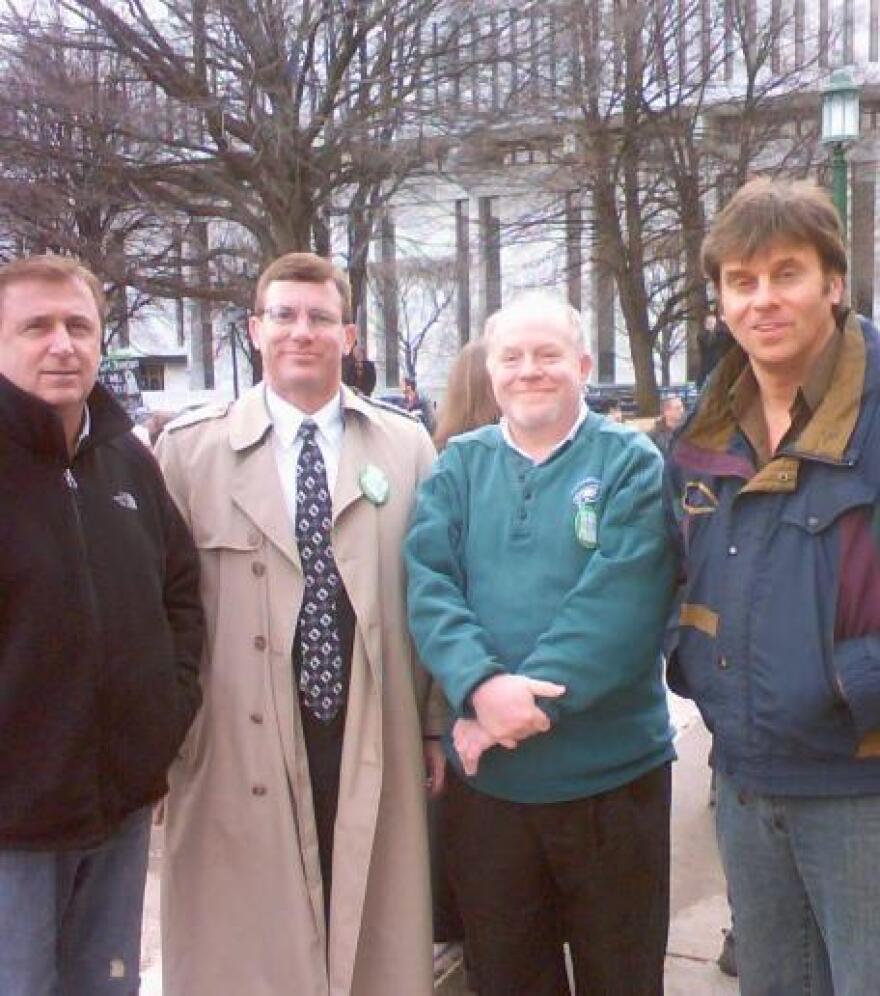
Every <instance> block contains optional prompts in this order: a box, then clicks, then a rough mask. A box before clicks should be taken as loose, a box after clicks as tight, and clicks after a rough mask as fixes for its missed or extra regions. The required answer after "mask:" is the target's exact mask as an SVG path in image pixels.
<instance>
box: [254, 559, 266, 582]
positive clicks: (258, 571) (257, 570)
mask: <svg viewBox="0 0 880 996" xmlns="http://www.w3.org/2000/svg"><path fill="white" fill-rule="evenodd" d="M251 571H252V572H253V575H254V577H255V578H261V577H262V576H263V575H264V574H265V573H266V565H265V564H264V563H262V562H261V561H259V560H255V561H254V562H253V563H252V564H251Z"/></svg>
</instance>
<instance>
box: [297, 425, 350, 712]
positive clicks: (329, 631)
mask: <svg viewBox="0 0 880 996" xmlns="http://www.w3.org/2000/svg"><path fill="white" fill-rule="evenodd" d="M316 429H317V426H316V425H315V423H314V422H313V421H312V420H311V419H306V420H305V421H304V422H303V423H302V425H301V426H300V430H299V435H300V438H301V439H302V450H301V451H300V455H299V460H298V461H297V465H296V542H297V546H298V547H299V557H300V561H301V563H302V569H303V577H304V579H305V592H304V594H303V603H302V609H301V610H300V617H299V630H300V651H301V654H302V659H301V667H300V677H299V688H300V692H301V693H302V699H303V702H304V703H305V706H306V708H307V709H308V710H309V711H310V712H311V713H312V715H314V716H315V718H316V719H319V720H321V721H322V722H325V723H327V722H329V721H330V720H331V719H333V717H334V716H335V715H336V714H337V713H338V712H339V708H340V706H341V705H342V699H343V695H342V692H343V688H342V676H343V668H342V650H341V643H340V639H339V627H338V625H337V621H336V595H337V593H338V592H339V590H340V588H341V587H342V579H341V578H340V576H339V572H338V571H337V569H336V561H335V560H334V558H333V546H332V544H331V541H330V529H331V524H332V503H331V499H330V490H329V488H328V486H327V472H326V470H325V468H324V458H323V457H322V456H321V451H320V450H319V449H318V444H317V442H316V441H315V431H316Z"/></svg>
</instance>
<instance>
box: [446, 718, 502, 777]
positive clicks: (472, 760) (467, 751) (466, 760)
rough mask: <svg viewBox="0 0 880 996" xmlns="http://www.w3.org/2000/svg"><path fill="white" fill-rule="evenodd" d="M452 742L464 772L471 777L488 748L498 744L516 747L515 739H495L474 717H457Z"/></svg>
mask: <svg viewBox="0 0 880 996" xmlns="http://www.w3.org/2000/svg"><path fill="white" fill-rule="evenodd" d="M452 742H453V744H455V751H456V753H457V754H458V756H459V757H460V758H461V765H462V767H463V768H464V773H465V774H466V775H467V776H468V777H469V778H472V777H473V776H474V775H475V774H476V773H477V769H478V768H479V766H480V758H481V757H482V756H483V754H484V753H485V752H486V751H487V750H488V749H489V748H490V747H494V746H496V744H500V745H501V746H502V747H506V748H507V749H508V750H513V749H514V748H515V747H516V741H515V740H496V739H495V738H494V737H493V736H492V735H491V734H490V733H488V732H487V731H486V729H485V728H484V727H482V726H480V724H479V723H478V722H477V721H476V720H475V719H457V720H456V721H455V726H453V727H452Z"/></svg>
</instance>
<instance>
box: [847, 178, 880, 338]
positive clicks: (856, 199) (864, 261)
mask: <svg viewBox="0 0 880 996" xmlns="http://www.w3.org/2000/svg"><path fill="white" fill-rule="evenodd" d="M877 169H878V164H877V163H854V164H853V166H852V170H853V184H852V253H851V257H850V259H851V262H850V265H851V266H852V276H851V280H850V287H851V299H852V306H853V308H854V309H855V310H856V311H857V312H858V313H859V314H861V315H865V317H866V318H873V317H874V316H875V314H877V302H876V300H875V284H874V271H875V269H876V259H877V242H878V239H880V232H878V231H877V218H878V214H877Z"/></svg>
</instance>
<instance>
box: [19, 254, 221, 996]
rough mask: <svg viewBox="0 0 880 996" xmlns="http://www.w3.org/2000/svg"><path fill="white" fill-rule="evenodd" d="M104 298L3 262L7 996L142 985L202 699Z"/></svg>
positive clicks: (186, 619) (175, 549) (66, 266)
mask: <svg viewBox="0 0 880 996" xmlns="http://www.w3.org/2000/svg"><path fill="white" fill-rule="evenodd" d="M103 313H104V295H103V292H102V289H101V284H100V282H99V281H98V280H97V279H96V277H95V276H94V275H93V274H92V273H91V272H89V271H88V270H86V269H85V268H84V267H82V266H80V265H79V264H78V263H76V262H75V261H74V260H71V259H67V258H62V257H55V256H34V257H31V258H29V259H21V260H17V261H15V262H13V263H9V264H7V265H5V266H3V267H0V551H2V552H0V993H2V994H3V996H48V994H50V993H52V994H54V993H63V994H70V996H80V994H81V996H111V994H123V993H134V992H137V989H138V980H139V976H140V933H141V913H142V907H143V897H144V883H145V879H146V871H147V852H148V845H149V839H150V814H151V810H152V804H153V803H155V802H156V801H157V800H158V799H160V798H161V797H162V796H163V795H164V794H165V792H166V791H167V788H168V783H167V781H166V772H167V771H168V768H169V766H170V765H171V763H172V762H173V761H174V760H175V758H176V756H177V751H178V749H179V747H180V745H181V743H182V741H183V738H184V735H185V734H186V732H187V729H188V728H189V726H190V723H191V722H192V719H193V716H194V715H195V713H196V710H197V709H198V707H199V703H200V701H201V693H200V691H199V682H198V668H199V657H200V654H201V647H202V635H203V618H202V609H201V604H200V600H199V568H198V558H197V556H196V551H195V547H194V546H193V542H192V539H191V538H190V535H189V532H188V530H187V528H186V526H185V525H184V522H183V520H182V519H181V517H180V515H179V513H178V512H177V510H176V508H175V507H174V504H173V502H172V501H171V498H170V496H169V494H168V492H167V491H166V489H165V485H164V482H163V480H162V475H161V473H160V471H159V467H158V465H157V464H156V462H155V460H154V459H153V456H152V454H151V453H150V452H149V450H148V449H147V448H146V447H145V446H144V445H143V444H142V443H141V442H139V441H138V440H137V439H136V438H135V437H134V435H133V434H132V432H131V427H132V424H131V420H130V419H129V418H128V416H127V415H126V414H125V412H124V411H123V410H122V409H121V408H120V407H119V405H118V404H117V403H116V402H115V401H114V400H113V398H112V397H111V396H110V394H109V393H108V392H107V391H106V390H104V388H103V387H101V385H100V384H96V383H95V380H96V377H97V373H98V363H99V361H100V357H101V326H102V320H103Z"/></svg>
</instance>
